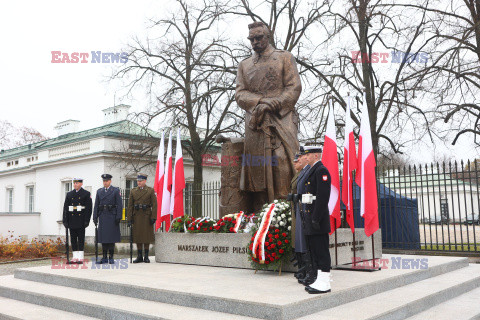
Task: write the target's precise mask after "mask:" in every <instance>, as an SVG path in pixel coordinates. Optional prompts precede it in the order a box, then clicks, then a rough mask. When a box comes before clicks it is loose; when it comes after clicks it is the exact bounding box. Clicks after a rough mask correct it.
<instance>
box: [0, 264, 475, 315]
mask: <svg viewBox="0 0 480 320" xmlns="http://www.w3.org/2000/svg"><path fill="white" fill-rule="evenodd" d="M384 258H385V259H390V260H392V261H393V259H396V258H402V259H424V257H416V256H395V257H394V256H388V255H384ZM124 262H125V261H124ZM122 266H123V267H124V268H121V267H122ZM468 266H469V265H468V260H467V259H466V258H458V257H428V268H425V269H409V268H403V267H402V268H398V266H397V268H396V269H395V268H393V266H392V265H390V266H388V265H387V268H386V269H384V270H382V271H378V272H354V271H342V270H333V271H332V276H333V279H334V282H333V283H332V293H329V294H326V295H320V296H319V295H314V296H312V295H309V294H307V293H306V292H305V290H304V287H303V286H302V285H299V284H298V283H297V282H296V279H295V278H294V277H293V275H292V274H291V273H282V276H278V274H277V273H273V272H261V271H259V272H257V273H256V274H255V273H254V272H253V271H252V270H247V269H232V268H220V267H207V266H193V265H182V264H171V263H150V264H144V263H142V264H128V263H125V264H120V268H115V269H96V268H92V266H91V265H87V266H85V268H84V269H82V268H81V267H78V269H61V268H60V269H58V268H57V267H58V266H54V265H53V264H52V266H43V267H35V268H26V269H17V270H16V271H15V278H5V279H1V280H0V296H5V297H9V298H13V299H17V300H21V301H25V302H28V303H36V304H39V305H44V306H47V307H53V308H59V309H60V310H65V311H68V312H76V313H78V314H82V315H87V316H98V315H99V314H100V315H102V318H103V317H106V318H110V317H114V315H117V318H118V317H119V316H122V317H127V318H131V317H134V318H138V319H151V317H154V318H157V316H158V314H156V313H153V314H152V313H149V312H143V309H144V310H150V309H149V308H152V310H153V309H155V310H160V309H159V307H158V306H156V307H153V306H152V305H151V304H152V303H153V304H155V303H159V306H161V308H164V309H165V310H167V312H166V313H162V314H161V316H162V317H165V318H168V319H181V318H180V316H178V317H177V314H178V312H177V313H173V310H175V309H176V308H178V309H179V310H180V309H181V308H186V309H185V314H190V315H192V314H197V313H198V314H200V315H201V314H204V313H205V312H207V313H209V314H210V313H211V314H216V313H218V316H219V317H220V318H222V317H225V316H226V315H228V316H227V317H226V318H228V319H230V318H233V317H235V316H241V317H246V318H258V319H275V320H276V319H295V318H298V317H302V316H307V315H311V314H315V313H317V312H319V311H321V310H327V309H330V308H335V307H337V306H341V305H345V304H348V303H352V302H355V301H357V300H359V299H363V298H367V297H369V296H373V295H376V294H379V293H384V292H389V291H390V290H396V289H398V288H401V287H404V286H408V285H410V284H414V283H417V282H419V281H422V280H426V279H430V278H433V277H437V276H441V275H443V274H448V273H450V272H454V271H456V270H461V269H465V268H467V267H468ZM17 281H21V282H17ZM37 286H47V287H45V288H47V289H48V290H52V291H51V294H50V293H49V294H47V295H45V294H43V295H42V291H38V290H37V289H36V288H37ZM49 286H52V287H49ZM10 287H11V288H10ZM54 289H55V290H54ZM58 290H68V294H69V295H68V296H66V297H70V298H69V299H70V301H65V297H64V296H58V295H57V291H58ZM12 292H14V293H15V295H14V296H13V297H10V296H9V294H10V293H12ZM49 292H50V291H49ZM76 292H78V293H79V298H77V296H76ZM89 293H91V295H92V296H96V297H97V300H95V299H94V300H93V301H91V296H90V295H89ZM102 294H105V295H106V296H102ZM82 297H84V298H85V299H86V300H82V299H83V298H82ZM87 298H88V299H87ZM107 298H108V299H125V300H121V301H122V302H121V303H115V304H109V305H107V306H102V305H100V304H98V303H97V304H95V303H96V302H97V301H108V300H105V299H107ZM77 300H79V301H80V303H79V304H78V303H76V301H77ZM119 301H120V300H119ZM128 301H136V305H137V307H138V306H143V305H144V304H145V306H144V308H143V307H142V308H134V306H131V305H130V304H129V302H128ZM123 302H125V304H123ZM91 304H93V306H91ZM118 306H121V308H119V307H118ZM127 306H130V307H128V308H127ZM67 307H68V309H65V308H67ZM62 308H64V309H62ZM85 308H91V309H93V310H97V311H96V312H94V313H85V312H86V311H85ZM137 310H140V312H138V311H137ZM168 312H172V313H171V314H170V315H169V316H166V315H168V314H169V313H168ZM169 317H171V318H169ZM195 318H198V317H197V316H195ZM211 318H212V317H211Z"/></svg>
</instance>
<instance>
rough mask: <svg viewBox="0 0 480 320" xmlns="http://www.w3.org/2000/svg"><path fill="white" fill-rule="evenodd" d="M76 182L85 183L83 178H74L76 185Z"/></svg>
mask: <svg viewBox="0 0 480 320" xmlns="http://www.w3.org/2000/svg"><path fill="white" fill-rule="evenodd" d="M75 182H81V183H83V178H73V183H75Z"/></svg>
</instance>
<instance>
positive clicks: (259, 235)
mask: <svg viewBox="0 0 480 320" xmlns="http://www.w3.org/2000/svg"><path fill="white" fill-rule="evenodd" d="M291 221H292V219H291V211H290V203H289V202H287V201H285V200H275V201H274V202H273V203H270V204H265V205H264V206H263V208H262V211H261V212H260V214H259V219H257V220H256V221H255V225H254V226H253V227H252V229H251V233H252V238H251V240H250V243H249V244H248V254H249V260H250V261H251V263H252V267H253V268H255V269H261V270H274V271H276V270H277V269H279V268H280V266H281V265H282V264H283V263H285V264H286V263H287V262H288V260H287V259H289V256H290V254H291V252H292V246H291V232H290V231H291V228H292V227H291Z"/></svg>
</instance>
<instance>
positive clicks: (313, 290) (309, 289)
mask: <svg viewBox="0 0 480 320" xmlns="http://www.w3.org/2000/svg"><path fill="white" fill-rule="evenodd" d="M305 291H307V292H308V293H309V294H321V293H328V292H331V291H332V290H327V291H320V290H317V289H314V288H312V287H310V286H306V287H305Z"/></svg>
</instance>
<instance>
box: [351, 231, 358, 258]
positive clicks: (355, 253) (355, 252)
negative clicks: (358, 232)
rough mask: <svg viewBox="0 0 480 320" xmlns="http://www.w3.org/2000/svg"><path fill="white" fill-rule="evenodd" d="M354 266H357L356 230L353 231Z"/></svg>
mask: <svg viewBox="0 0 480 320" xmlns="http://www.w3.org/2000/svg"><path fill="white" fill-rule="evenodd" d="M352 235H353V266H354V267H356V266H357V248H356V246H355V228H354V229H353V233H352Z"/></svg>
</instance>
